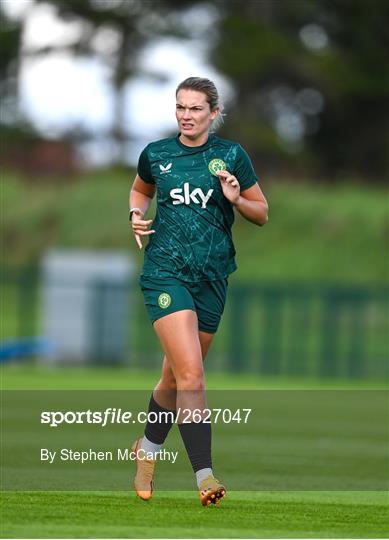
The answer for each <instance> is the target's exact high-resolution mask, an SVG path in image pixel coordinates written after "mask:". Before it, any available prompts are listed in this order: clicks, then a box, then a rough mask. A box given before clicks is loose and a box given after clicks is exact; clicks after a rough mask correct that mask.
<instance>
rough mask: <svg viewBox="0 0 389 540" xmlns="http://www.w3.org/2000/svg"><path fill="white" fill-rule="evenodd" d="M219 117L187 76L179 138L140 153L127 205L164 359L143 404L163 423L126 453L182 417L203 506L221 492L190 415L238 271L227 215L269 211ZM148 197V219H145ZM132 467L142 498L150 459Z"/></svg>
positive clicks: (198, 81) (203, 84)
mask: <svg viewBox="0 0 389 540" xmlns="http://www.w3.org/2000/svg"><path fill="white" fill-rule="evenodd" d="M220 114H221V113H220V103H219V97H218V92H217V89H216V87H215V85H214V83H213V82H212V81H210V80H208V79H203V78H199V77H190V78H188V79H186V80H185V81H183V82H182V83H181V84H179V86H178V88H177V90H176V119H177V123H178V128H179V134H178V135H177V136H176V137H171V138H167V139H162V140H159V141H156V142H152V143H150V144H149V145H148V146H146V148H145V149H144V150H143V152H142V153H141V155H140V158H139V163H138V174H137V176H136V178H135V181H134V183H133V186H132V189H131V192H130V201H129V202H130V209H129V216H130V221H131V225H132V231H133V233H134V235H135V240H136V242H137V244H138V246H139V248H140V249H142V237H143V236H149V242H148V245H147V247H146V250H145V257H144V265H143V270H142V272H141V277H140V285H141V288H142V291H143V294H144V298H145V304H146V308H147V310H148V313H149V316H150V319H151V322H152V324H153V326H154V330H155V331H156V333H157V335H158V338H159V340H160V342H161V346H162V349H163V351H164V353H165V354H164V358H163V363H162V375H161V379H160V380H159V382H158V383H157V385H156V387H155V389H154V391H153V394H152V396H151V399H150V403H149V412H153V413H156V414H157V415H159V416H158V418H161V421H158V422H157V423H151V422H148V423H147V424H146V428H145V433H144V436H143V437H142V438H140V439H138V440H137V441H135V443H134V445H133V450H134V451H138V450H139V449H142V450H144V453H146V452H147V453H149V454H148V455H154V457H155V453H156V452H158V451H159V450H160V449H161V447H162V445H163V443H164V441H165V439H166V436H167V434H168V432H169V430H170V428H171V426H172V418H171V416H172V414H173V413H171V414H170V415H166V414H165V415H163V414H161V413H167V412H168V411H181V412H180V415H179V417H178V419H177V423H178V427H179V429H180V433H181V436H182V439H183V442H184V445H185V448H186V451H187V453H188V457H189V459H190V462H191V464H192V467H193V470H194V472H195V474H196V480H197V485H198V488H199V491H200V500H201V503H202V504H203V505H204V506H207V505H209V504H211V503H218V501H219V499H221V498H222V497H223V496H224V495H225V493H226V488H225V487H224V486H223V485H222V484H221V483H220V482H219V481H218V480H217V479H216V478H215V477H214V476H213V472H212V459H211V425H210V423H206V422H202V421H199V419H198V417H197V421H195V420H196V419H195V416H193V418H192V412H193V411H194V409H197V410H200V411H203V409H204V408H205V407H206V401H205V383H204V369H203V361H204V358H205V356H206V354H207V352H208V349H209V347H210V345H211V342H212V338H213V336H214V334H215V332H216V330H217V327H218V325H219V322H220V318H221V315H222V313H223V309H224V304H225V299H226V291H227V279H228V275H229V274H230V273H231V272H233V271H234V270H236V264H235V260H234V255H235V249H234V245H233V242H232V236H231V226H232V224H233V221H234V209H236V210H237V211H238V212H239V213H240V214H241V215H242V216H243V217H245V218H246V219H247V220H249V221H251V222H252V223H255V224H256V225H264V224H265V223H266V222H267V212H268V205H267V202H266V199H265V197H264V195H263V193H262V191H261V189H260V187H259V185H258V183H257V177H256V175H255V172H254V169H253V166H252V164H251V161H250V159H249V157H248V155H247V154H246V152H245V151H244V150H243V148H242V147H241V146H240V145H239V144H238V143H236V142H232V141H229V140H225V139H221V138H219V137H217V136H216V135H214V134H213V133H210V129H211V126H212V124H213V123H214V122H215V121H217V120H218V119H220ZM155 192H157V211H156V216H155V219H154V221H153V220H151V219H144V216H145V214H146V212H147V210H148V208H149V205H150V202H151V200H152V198H153V196H154V194H155ZM182 411H185V414H182ZM188 411H189V414H188ZM168 416H170V418H169V419H168ZM153 418H156V415H153ZM200 420H201V418H200ZM151 453H153V454H151ZM138 455H140V454H138ZM142 455H144V454H143V453H142ZM136 464H137V473H136V476H135V480H134V485H135V490H136V493H137V495H138V496H139V497H141V498H142V499H144V500H148V499H150V498H151V496H152V492H153V474H154V465H155V460H142V459H137V460H136Z"/></svg>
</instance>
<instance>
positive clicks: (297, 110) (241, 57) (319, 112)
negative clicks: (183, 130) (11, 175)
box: [0, 0, 389, 180]
mask: <svg viewBox="0 0 389 540" xmlns="http://www.w3.org/2000/svg"><path fill="white" fill-rule="evenodd" d="M36 2H37V3H39V2H44V3H48V4H51V5H53V6H55V8H56V9H57V11H58V14H59V16H60V17H61V18H62V19H64V20H77V21H81V22H82V24H83V29H84V30H83V33H82V36H81V37H80V39H79V40H78V41H77V42H76V43H74V44H72V45H71V46H69V47H68V48H70V49H71V50H72V51H73V53H74V54H77V55H86V56H90V55H99V56H100V57H101V58H102V59H103V60H104V61H105V62H106V63H107V64H108V65H109V66H110V67H111V68H112V85H113V88H114V89H115V95H116V107H115V118H114V122H113V127H112V135H113V137H114V138H115V139H116V140H117V141H118V142H119V143H120V141H123V140H124V139H125V138H126V137H127V134H126V130H125V127H124V126H123V120H122V119H123V117H124V114H123V110H124V108H125V106H126V104H125V100H124V86H125V84H126V83H127V81H128V80H129V79H131V78H133V77H135V76H136V75H138V74H139V71H140V70H141V69H142V68H141V66H139V63H138V62H137V60H138V57H139V53H140V52H141V51H142V50H143V48H144V47H145V45H147V44H148V43H150V42H151V41H152V40H155V39H157V38H160V37H163V36H171V35H174V36H176V37H180V38H182V39H183V40H185V39H188V38H192V37H193V36H196V32H198V30H196V29H198V27H199V25H198V24H197V23H198V21H197V20H196V17H198V16H199V13H203V14H204V13H206V10H207V9H209V10H210V12H211V10H212V13H213V14H215V12H216V17H214V23H213V26H212V28H211V29H209V30H208V33H207V34H206V35H204V36H201V37H202V39H204V40H207V41H208V42H209V51H210V53H209V54H210V62H211V64H213V65H214V66H215V67H216V68H217V70H218V71H219V72H220V73H221V74H223V75H224V76H225V77H227V79H228V80H229V82H230V83H231V86H232V88H233V90H234V98H233V100H232V102H231V103H229V106H228V111H227V112H228V117H227V121H226V124H225V126H224V127H223V130H222V135H224V136H226V137H230V138H233V139H238V140H239V141H241V142H242V144H244V145H245V146H246V147H247V148H248V150H249V152H250V154H251V155H252V156H254V159H255V161H256V162H257V163H258V166H259V168H260V170H261V171H264V172H269V171H270V172H276V173H282V174H285V175H286V176H288V175H289V176H290V175H293V174H294V175H301V174H304V175H305V176H306V175H307V174H308V175H312V176H320V177H322V178H325V179H327V180H340V179H344V178H347V177H354V178H355V177H369V178H371V179H372V180H385V179H386V177H387V172H388V164H389V158H388V154H389V140H388V133H389V129H388V128H389V126H388V119H389V77H388V58H389V32H388V27H389V3H388V2H387V1H386V0H370V1H369V2H366V1H365V0H284V1H281V0H224V1H216V2H208V3H207V2H199V1H196V0H148V1H143V2H141V1H140V0H36ZM199 6H202V7H203V8H204V9H203V11H202V12H199V11H196V10H195V9H193V8H194V7H199ZM1 17H2V19H1V31H0V45H1V49H0V50H1V53H0V55H1V56H0V60H1V68H0V84H1V89H2V93H3V95H6V96H8V101H9V102H10V101H12V99H11V98H12V92H16V90H15V89H16V86H17V85H15V78H16V76H17V73H18V71H17V66H18V63H19V59H20V54H21V52H20V30H21V28H20V27H18V25H17V24H16V23H15V22H13V23H11V22H10V21H8V20H7V18H6V17H5V15H4V13H2V14H1ZM200 26H201V25H200ZM102 29H105V30H107V31H109V32H111V33H112V32H113V33H114V34H115V35H116V41H115V42H116V46H115V47H111V48H107V51H105V52H102V51H96V49H95V48H94V45H93V43H94V40H93V37H94V36H96V34H97V33H98V32H101V30H102ZM197 37H199V36H198V35H197ZM48 52H50V50H47V49H45V50H39V51H33V52H32V54H36V55H39V54H47V53H48Z"/></svg>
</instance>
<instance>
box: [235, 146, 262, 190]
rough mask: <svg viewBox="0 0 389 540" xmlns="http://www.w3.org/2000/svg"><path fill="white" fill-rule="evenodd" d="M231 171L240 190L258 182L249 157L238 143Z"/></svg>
mask: <svg viewBox="0 0 389 540" xmlns="http://www.w3.org/2000/svg"><path fill="white" fill-rule="evenodd" d="M232 172H233V174H234V176H236V178H237V180H238V182H239V184H240V189H241V191H243V190H245V189H248V188H249V187H251V186H253V185H254V184H255V183H256V182H258V178H257V175H256V174H255V171H254V167H253V164H252V163H251V159H250V158H249V156H248V154H247V152H246V151H245V150H244V149H243V148H242V147H241V146H240V145H238V152H237V154H236V161H235V165H234V170H233V171H232Z"/></svg>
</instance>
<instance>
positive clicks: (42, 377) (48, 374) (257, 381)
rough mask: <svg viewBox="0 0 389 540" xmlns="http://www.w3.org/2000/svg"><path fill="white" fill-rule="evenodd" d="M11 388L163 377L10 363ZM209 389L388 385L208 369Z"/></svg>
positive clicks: (129, 385)
mask: <svg viewBox="0 0 389 540" xmlns="http://www.w3.org/2000/svg"><path fill="white" fill-rule="evenodd" d="M1 375H2V377H1V386H2V388H3V389H7V390H97V389H99V390H126V389H131V390H149V389H151V388H153V387H154V385H155V384H156V382H157V381H158V379H159V377H160V372H159V371H157V370H141V369H133V368H125V367H123V368H110V367H71V366H63V367H58V366H52V367H44V366H42V365H39V364H31V363H15V364H13V363H10V364H8V365H5V366H2V368H1ZM206 378H207V389H208V390H218V389H224V390H227V389H228V390H257V389H267V390H296V389H300V390H316V389H327V390H328V389H354V390H355V389H373V390H378V389H385V388H387V382H385V381H384V380H373V379H369V380H363V379H359V380H358V379H341V378H339V379H322V378H309V377H301V378H299V377H294V378H291V377H287V376H261V375H255V374H248V373H247V374H245V373H239V374H236V373H213V372H210V373H207V374H206Z"/></svg>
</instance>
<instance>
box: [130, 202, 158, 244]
mask: <svg viewBox="0 0 389 540" xmlns="http://www.w3.org/2000/svg"><path fill="white" fill-rule="evenodd" d="M142 218H143V214H142V213H141V212H138V211H137V210H135V211H134V212H133V213H132V218H131V228H132V232H133V233H134V236H135V241H136V243H137V244H138V247H139V249H142V247H143V246H142V239H141V236H147V235H150V234H153V233H155V231H154V230H153V229H149V227H150V225H151V224H152V222H153V220H152V219H142Z"/></svg>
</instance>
